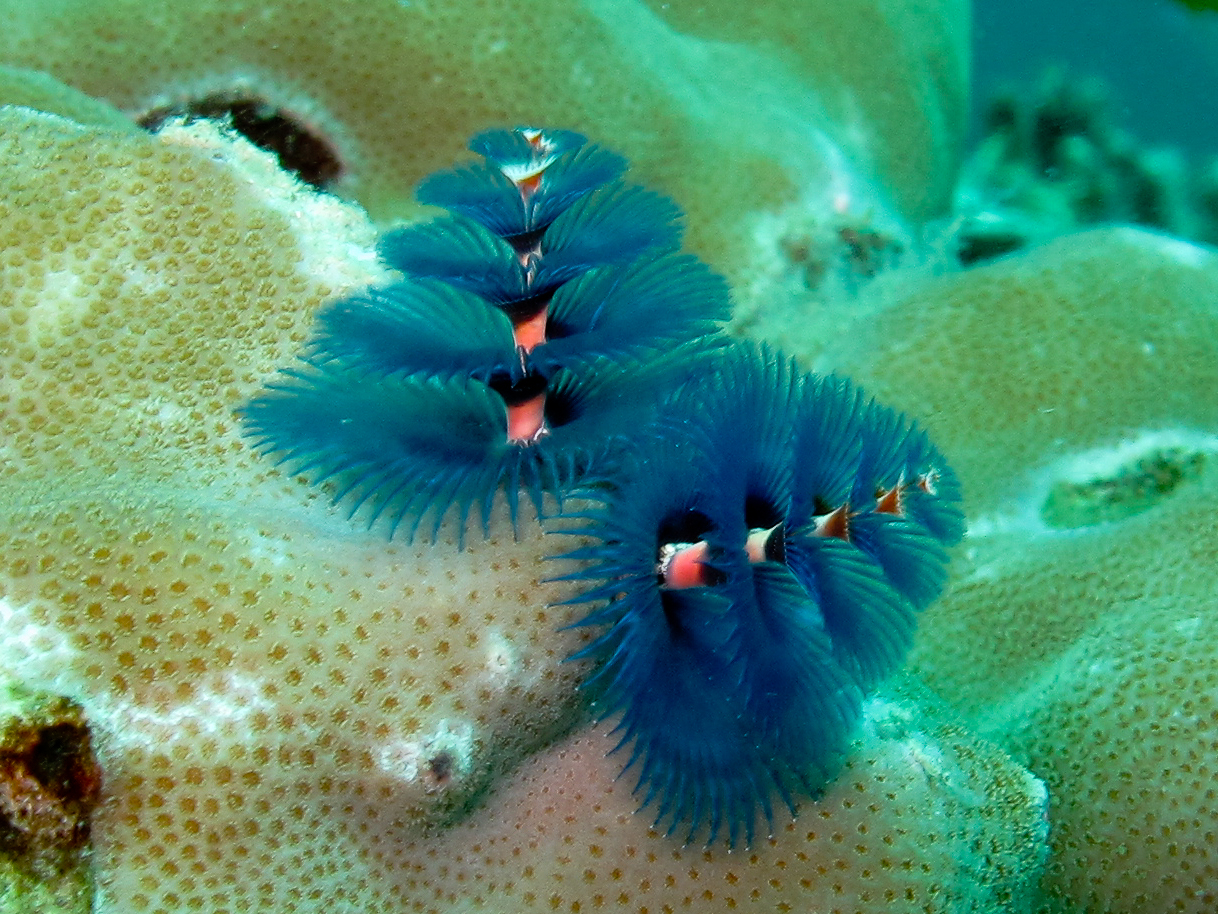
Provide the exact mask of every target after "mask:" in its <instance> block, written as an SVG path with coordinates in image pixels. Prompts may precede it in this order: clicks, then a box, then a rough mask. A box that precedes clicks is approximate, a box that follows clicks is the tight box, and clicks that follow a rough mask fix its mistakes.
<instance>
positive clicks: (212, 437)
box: [0, 110, 582, 911]
mask: <svg viewBox="0 0 1218 914" xmlns="http://www.w3.org/2000/svg"><path fill="white" fill-rule="evenodd" d="M0 136H2V137H3V140H2V142H3V143H4V146H5V149H4V151H3V156H4V158H5V160H6V161H13V162H16V161H19V162H21V168H20V169H16V168H13V169H11V170H12V172H13V174H12V179H11V180H10V181H9V182H8V183H6V186H5V188H4V192H3V199H2V200H0V212H2V213H3V218H2V220H0V221H2V223H3V226H4V233H5V238H4V243H3V245H0V247H2V248H3V253H2V254H0V274H2V275H3V277H4V279H3V282H4V288H5V290H6V292H5V307H4V310H3V314H2V317H0V321H2V322H3V334H2V336H0V339H2V340H3V342H0V366H2V367H0V379H2V380H0V427H2V428H3V431H4V435H5V438H4V461H3V474H2V476H0V501H2V503H3V505H4V523H3V526H2V528H0V556H2V561H0V612H2V613H3V617H4V620H5V626H6V639H5V642H4V651H3V661H4V664H5V666H6V667H8V668H10V669H12V668H17V669H19V670H20V674H21V676H22V677H23V679H24V680H26V681H28V682H32V683H39V684H41V685H42V686H44V687H46V688H48V689H54V690H57V691H60V692H63V693H66V694H69V695H73V696H77V697H79V699H80V701H81V703H82V705H83V706H84V707H85V709H86V712H87V713H88V714H89V715H90V718H91V720H92V721H93V722H94V725H95V726H96V727H97V729H98V733H99V739H98V751H99V754H100V756H101V758H102V760H103V763H104V765H105V769H106V779H105V780H106V788H105V796H104V803H103V807H102V809H101V810H100V811H99V813H98V814H97V821H96V826H95V831H94V837H95V841H96V843H97V848H96V850H97V858H96V859H97V860H98V862H99V867H100V869H101V870H102V872H103V873H104V876H103V877H102V880H101V890H102V893H103V897H104V898H106V899H107V900H108V901H109V902H110V903H113V904H114V905H118V906H119V909H121V910H125V911H142V910H147V911H155V910H176V907H177V905H178V904H179V903H182V904H185V905H187V906H190V905H193V906H194V907H196V908H200V909H203V910H222V909H223V907H224V905H225V904H228V903H229V901H228V900H224V899H229V900H231V901H232V903H233V904H234V905H236V902H237V900H238V898H239V896H241V895H242V893H253V895H252V896H251V897H254V896H256V897H259V898H261V899H262V900H261V902H260V904H262V905H263V906H264V909H265V905H282V907H281V908H280V909H281V910H294V908H293V907H292V906H291V904H290V903H289V901H290V899H291V898H292V897H295V894H296V893H300V892H306V893H307V892H308V891H309V889H308V886H309V885H311V884H314V883H311V882H310V880H313V881H314V882H315V883H316V884H318V885H320V884H327V885H329V886H330V888H329V889H328V890H327V891H329V892H331V893H333V892H338V893H339V894H340V895H342V894H343V893H347V892H351V891H356V890H355V889H354V888H352V884H353V877H352V875H351V874H352V873H353V872H355V871H356V870H357V869H358V865H357V863H356V862H352V863H351V864H350V865H344V866H337V865H336V864H335V863H334V860H333V858H332V857H328V858H327V859H326V860H325V861H320V860H319V861H318V862H317V863H316V865H315V866H314V864H312V863H308V864H307V865H305V866H303V868H301V869H299V871H298V869H297V864H296V863H295V862H291V861H296V860H297V858H299V859H301V860H304V861H309V860H311V858H312V856H313V854H312V853H308V854H306V853H305V846H306V845H309V846H316V847H323V846H326V845H329V844H333V843H335V842H337V841H338V836H339V835H340V834H341V835H344V836H345V837H344V838H343V840H342V842H341V845H342V846H343V847H346V848H349V849H350V853H351V855H352V860H353V861H358V860H359V859H361V855H362V854H366V853H368V847H369V846H375V845H376V844H377V843H378V842H381V841H388V840H393V839H392V835H394V834H395V833H400V832H401V831H402V830H403V829H405V828H408V827H409V826H411V825H413V824H415V823H417V822H418V821H419V820H430V819H435V818H442V817H444V816H446V815H448V814H449V812H450V810H451V809H452V808H453V807H454V806H457V805H459V804H460V803H461V802H463V799H462V798H465V797H468V796H469V795H470V793H471V792H473V791H475V790H477V789H478V788H479V787H480V785H481V784H483V783H485V781H486V780H487V779H488V778H490V777H491V776H492V775H493V773H494V771H495V770H497V767H502V766H504V765H508V764H511V763H512V761H514V760H515V759H516V758H518V757H519V756H520V755H521V754H522V753H524V752H526V751H528V750H529V749H531V748H532V747H535V746H536V745H537V744H539V743H540V742H542V741H544V740H545V739H546V738H547V737H548V736H550V735H551V734H552V733H553V732H555V731H556V729H557V728H561V726H562V725H563V721H564V720H565V719H566V718H568V717H569V716H570V715H571V714H572V713H573V709H574V707H575V703H576V698H575V689H574V686H575V684H576V682H577V681H578V678H579V675H580V670H579V667H578V665H576V664H568V665H565V666H562V665H560V664H559V661H560V660H561V659H562V658H563V657H564V656H566V654H567V653H569V652H570V651H572V650H573V649H575V648H576V647H577V646H578V645H579V644H580V643H581V638H582V636H581V635H578V634H576V633H566V634H558V633H556V631H555V630H556V629H557V628H558V627H559V626H560V625H561V623H562V622H563V620H564V616H563V614H562V613H561V612H559V611H552V610H549V609H547V608H546V604H547V602H549V601H550V600H552V599H558V598H561V597H562V596H563V595H564V593H566V592H569V591H564V589H563V588H562V587H560V586H549V585H543V584H541V583H540V579H541V578H542V577H544V576H545V575H546V574H548V573H550V572H551V569H550V568H549V567H548V566H547V565H546V563H544V562H543V560H542V554H543V547H542V545H541V542H542V540H541V536H540V533H539V532H538V531H537V529H536V523H535V522H534V521H532V520H528V519H525V520H524V521H523V523H522V535H521V537H520V539H519V541H516V540H514V539H513V536H512V533H511V527H510V525H508V524H506V523H504V521H503V518H497V519H496V533H495V535H494V536H493V537H492V538H491V539H490V540H488V541H487V542H486V543H480V544H479V545H478V546H477V547H475V548H471V549H469V550H467V551H465V552H458V551H457V550H456V548H455V544H454V543H453V539H454V537H453V531H451V530H446V531H444V532H443V533H442V535H441V537H440V542H438V543H437V544H435V545H434V546H433V545H430V544H424V543H419V544H416V545H413V546H411V545H407V544H405V543H394V544H389V543H387V542H386V541H385V537H384V536H383V534H381V533H379V532H375V533H369V532H366V531H365V530H364V529H363V528H362V527H361V526H360V525H359V524H358V523H357V522H352V521H349V520H348V519H347V518H346V517H345V515H344V514H343V513H342V512H339V511H336V510H333V509H327V507H326V501H327V500H326V497H325V493H324V492H321V493H319V492H316V491H313V490H309V489H307V488H306V487H304V486H302V485H300V484H298V483H297V482H296V481H294V480H291V479H287V478H284V477H283V476H282V475H281V474H279V473H278V472H277V471H276V470H275V469H274V468H273V467H271V466H270V465H269V463H267V462H266V461H261V460H258V459H256V458H255V457H254V456H253V455H252V454H251V453H250V452H249V451H248V449H247V448H246V446H245V445H244V443H243V442H242V441H241V439H240V437H239V434H238V430H237V427H236V425H237V423H236V421H235V418H234V416H233V410H234V409H235V408H236V407H237V406H238V405H239V404H240V403H241V402H243V401H244V399H245V397H246V396H248V394H249V393H250V392H251V391H252V390H253V389H255V386H256V385H257V384H258V383H260V382H261V381H262V380H264V378H265V376H266V375H267V374H269V373H270V372H272V371H273V370H274V369H275V367H276V366H277V365H279V364H288V362H289V357H288V352H290V351H291V350H293V349H295V348H296V347H297V346H298V345H299V343H300V341H301V340H302V339H303V335H304V334H305V333H306V332H307V328H308V325H309V319H310V317H311V312H312V310H313V309H314V308H315V307H316V305H317V304H318V303H320V301H321V300H322V299H323V298H324V297H325V296H327V295H330V294H333V293H334V292H335V291H337V290H338V289H341V288H342V287H343V286H344V285H346V284H348V283H356V282H358V283H361V284H362V283H366V282H368V281H369V280H370V278H373V277H375V276H376V275H377V268H376V266H375V262H374V260H373V258H372V256H371V254H370V253H369V249H368V248H369V246H370V243H371V239H372V232H371V230H370V229H369V228H368V226H367V224H366V222H364V221H363V220H362V217H361V216H360V215H359V214H358V212H356V211H354V210H349V209H348V208H346V207H344V206H343V205H342V204H339V203H338V202H337V201H335V200H333V199H332V198H325V197H319V196H316V195H313V194H310V193H308V192H306V191H301V190H299V189H298V188H296V187H295V186H294V185H293V184H291V183H290V182H287V181H286V180H284V179H282V178H281V177H280V176H279V175H278V172H277V170H276V169H275V168H274V167H273V166H272V165H271V164H269V163H268V162H267V161H266V159H267V157H265V156H262V155H261V154H258V153H255V152H253V151H252V150H250V149H249V147H247V146H244V145H241V146H237V147H234V146H230V145H229V144H227V143H226V142H225V141H223V140H222V139H221V138H220V137H218V136H217V135H216V134H215V133H214V132H213V131H210V130H209V129H207V128H202V129H199V130H196V131H194V132H190V131H186V132H181V133H179V134H177V135H176V136H174V135H170V134H167V135H166V136H165V137H164V138H161V139H153V138H149V137H144V136H134V137H132V136H128V135H122V134H109V133H103V132H96V133H93V132H88V131H84V130H82V129H81V128H78V127H76V126H74V125H72V124H71V123H69V122H67V121H62V120H59V119H55V118H49V117H42V116H36V115H33V114H31V113H29V112H22V111H20V110H10V111H9V112H7V113H5V115H4V120H3V131H2V133H0ZM255 182H257V183H258V184H260V185H261V186H260V187H259V189H258V190H257V191H256V192H255V191H252V190H251V188H253V187H255V186H256V184H255ZM312 226H320V227H322V228H323V229H324V230H325V234H313V233H312V230H311V227H312ZM270 809H275V810H276V813H275V815H273V816H272V815H269V814H268V810H270ZM277 817H282V818H277ZM277 823H278V824H277ZM238 834H244V835H253V834H262V835H265V836H266V842H265V846H264V847H263V849H262V852H260V853H252V852H251V850H250V847H248V846H238V845H236V844H234V843H233V842H232V840H231V837H232V836H234V835H238ZM306 836H308V837H307V840H306ZM314 840H317V841H321V842H322V843H320V844H316V845H314V844H312V842H314ZM202 860H208V861H210V864H209V865H210V866H211V867H212V868H211V869H210V870H208V871H207V873H209V874H210V875H208V874H205V873H202V872H200V871H199V870H198V861H202ZM120 861H121V864H120ZM192 861H193V862H192ZM276 866H278V867H280V878H278V879H275V880H272V882H273V884H274V886H275V887H274V888H273V889H267V888H266V886H267V885H268V883H267V881H266V880H267V879H268V876H267V874H268V873H271V872H273V871H274V870H275V868H276ZM289 871H290V872H292V873H293V876H292V878H291V879H285V878H282V876H283V874H284V873H286V872H289ZM217 872H224V873H225V874H227V875H226V876H225V877H224V878H223V879H220V877H218V876H216V875H215V874H216V873H217ZM316 880H321V882H316ZM356 881H357V880H356ZM221 883H224V884H225V885H228V884H229V883H232V886H231V887H228V888H225V889H224V891H223V895H224V898H223V899H221V898H219V897H217V896H216V895H215V894H214V893H215V892H216V891H219V889H217V886H218V885H220V884H221ZM357 894H358V893H357ZM239 907H240V905H237V907H236V908H234V909H237V908H239ZM103 909H105V908H103Z"/></svg>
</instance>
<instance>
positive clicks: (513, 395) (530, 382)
mask: <svg viewBox="0 0 1218 914" xmlns="http://www.w3.org/2000/svg"><path fill="white" fill-rule="evenodd" d="M490 388H491V390H493V391H494V392H495V393H497V394H499V396H501V397H502V398H503V402H504V403H506V404H507V405H508V406H520V405H521V404H522V403H527V402H528V401H529V400H532V399H533V398H534V397H536V396H537V395H538V394H540V393H543V392H545V389H546V379H545V378H543V377H542V376H541V375H539V374H527V375H525V376H524V377H523V378H521V379H520V380H518V381H515V382H513V381H512V379H511V378H510V377H508V376H507V375H504V374H497V375H495V376H493V377H492V378H491V379H490Z"/></svg>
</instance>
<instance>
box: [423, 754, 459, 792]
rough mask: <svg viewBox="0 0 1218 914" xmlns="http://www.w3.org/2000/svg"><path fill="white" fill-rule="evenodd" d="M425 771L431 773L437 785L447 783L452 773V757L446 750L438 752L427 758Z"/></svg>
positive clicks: (441, 785) (440, 785)
mask: <svg viewBox="0 0 1218 914" xmlns="http://www.w3.org/2000/svg"><path fill="white" fill-rule="evenodd" d="M427 773H428V774H429V775H431V779H432V781H433V783H435V785H436V786H437V787H443V786H444V785H445V784H447V783H448V780H449V778H451V777H452V773H453V757H452V756H451V755H449V754H448V753H447V752H439V753H437V754H435V755H433V756H432V757H431V758H429V759H428V760H427Z"/></svg>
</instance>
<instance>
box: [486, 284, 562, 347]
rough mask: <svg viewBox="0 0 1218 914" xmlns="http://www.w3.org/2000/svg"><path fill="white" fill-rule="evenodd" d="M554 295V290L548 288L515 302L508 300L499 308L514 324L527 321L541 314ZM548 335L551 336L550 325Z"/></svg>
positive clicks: (547, 330) (547, 328)
mask: <svg viewBox="0 0 1218 914" xmlns="http://www.w3.org/2000/svg"><path fill="white" fill-rule="evenodd" d="M553 297H554V290H553V289H546V290H545V291H544V292H542V293H541V294H540V295H531V296H529V297H528V298H521V299H518V300H517V301H514V302H506V303H504V304H502V305H500V306H499V308H500V310H501V311H503V313H504V314H506V315H507V317H508V320H510V321H511V322H512V323H513V324H519V323H520V322H521V321H526V320H528V319H529V318H532V317H536V316H537V315H538V314H540V313H541V310H542V309H543V308H544V307H545V306H546V305H548V304H549V303H550V299H551V298H553ZM546 336H550V327H549V326H548V325H547V327H546Z"/></svg>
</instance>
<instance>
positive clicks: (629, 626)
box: [565, 347, 963, 845]
mask: <svg viewBox="0 0 1218 914" xmlns="http://www.w3.org/2000/svg"><path fill="white" fill-rule="evenodd" d="M634 459H635V461H636V465H635V468H634V471H633V472H632V473H630V474H629V476H628V478H626V479H625V480H623V481H622V482H621V483H620V485H619V486H618V487H616V488H615V489H613V490H611V491H609V492H604V493H602V494H601V506H600V507H599V508H596V509H593V510H591V511H589V512H586V513H585V514H583V515H581V516H582V518H583V521H582V523H580V524H579V525H578V527H577V528H575V530H574V531H573V532H579V533H581V534H583V535H586V536H589V537H592V538H594V539H595V540H599V542H595V543H594V544H592V545H589V546H585V547H582V548H580V549H577V550H574V551H572V552H569V553H568V554H567V555H566V556H565V558H567V559H572V560H580V561H582V562H584V563H586V566H585V567H584V568H582V569H580V570H578V571H576V572H573V573H571V574H570V575H569V576H568V577H569V578H572V579H576V580H580V579H584V580H588V581H590V582H592V586H590V587H589V588H588V589H587V590H586V591H585V592H584V593H583V594H582V595H581V596H579V597H577V598H575V599H574V600H573V601H572V602H588V603H597V604H603V605H600V606H599V607H598V608H596V609H594V610H593V611H592V612H590V613H588V614H587V615H586V616H585V617H584V618H583V619H582V620H581V621H580V622H579V623H577V624H578V625H579V626H592V627H597V628H600V629H602V632H601V634H600V635H599V637H598V638H597V640H596V641H594V642H593V643H592V644H591V645H589V646H588V647H587V648H585V649H584V650H582V651H581V652H580V653H579V654H577V657H580V658H593V659H595V660H596V661H597V668H596V670H595V672H594V673H593V674H592V676H591V677H590V679H589V681H588V683H587V687H588V689H589V691H590V692H591V694H592V696H593V700H594V702H595V703H596V704H597V706H598V708H599V710H600V712H601V714H602V716H606V717H608V716H612V715H615V714H616V715H620V721H619V723H618V725H617V732H618V734H619V736H620V742H619V748H623V747H627V746H628V747H629V756H628V758H627V761H626V764H625V768H626V770H627V771H630V770H633V771H634V773H635V775H636V777H637V788H636V791H637V792H638V793H639V794H640V795H641V804H642V806H643V807H654V808H655V821H656V824H657V825H663V824H667V830H668V832H669V833H670V834H672V833H677V832H681V833H682V834H683V836H684V838H685V840H686V841H687V842H688V841H691V840H693V839H694V838H695V837H696V836H698V835H704V836H705V840H706V842H707V843H708V844H709V843H713V842H714V841H715V840H716V839H717V838H718V837H719V836H720V835H721V834H725V835H726V839H727V842H728V844H729V845H734V844H736V843H737V842H738V841H739V840H741V839H743V840H744V842H745V843H746V844H752V843H753V841H754V838H755V836H756V826H757V820H758V818H759V816H760V818H762V819H764V822H765V825H766V826H767V827H768V828H772V826H773V805H774V798H779V800H780V801H781V803H782V804H783V805H785V806H787V807H788V808H789V810H790V811H791V812H792V814H794V812H795V809H796V801H795V795H796V794H797V793H802V794H804V795H809V796H815V795H817V794H818V793H819V792H820V790H821V789H822V788H823V787H824V785H825V784H826V783H827V781H828V780H829V779H830V778H831V777H832V775H833V774H834V772H835V771H836V770H837V768H838V767H839V765H840V763H841V761H842V759H843V757H844V754H845V752H846V749H847V745H848V741H849V739H850V737H851V735H852V733H853V731H854V729H855V727H856V724H857V723H858V720H859V716H860V709H861V704H862V699H863V696H864V695H865V694H866V693H867V692H868V691H870V690H871V689H872V688H873V687H874V686H875V685H876V683H877V682H879V681H880V680H881V679H882V678H883V677H885V676H887V675H888V674H890V673H891V672H892V671H893V670H894V669H895V668H896V666H897V665H898V664H899V663H900V661H901V660H902V659H903V657H904V654H905V652H906V650H907V649H908V647H909V644H910V641H911V638H912V634H913V629H914V625H915V621H916V616H917V612H918V610H919V609H921V608H922V607H924V606H925V605H926V604H927V603H928V602H929V601H930V600H931V599H932V598H933V597H934V596H935V595H937V593H938V591H939V590H940V589H941V588H942V586H943V583H944V578H945V566H946V561H947V554H946V551H945V547H946V546H949V545H951V544H952V543H954V542H955V541H956V540H958V539H959V538H960V535H961V532H962V527H963V522H962V516H961V513H960V508H959V488H958V485H957V483H956V481H955V477H954V475H953V474H952V472H951V470H950V468H949V467H948V466H947V464H946V463H945V461H944V460H943V458H942V456H941V455H940V454H939V453H938V452H937V451H936V450H934V448H933V447H932V446H931V445H930V444H929V443H928V442H927V439H926V436H925V435H924V434H923V433H922V432H921V431H919V430H918V429H917V428H916V427H914V426H912V425H911V424H910V423H909V422H908V421H907V420H905V419H904V418H903V417H902V416H900V414H898V413H895V412H893V411H891V410H888V409H885V408H883V407H881V406H879V405H877V404H875V403H874V402H871V401H867V400H866V399H865V398H864V397H863V396H862V395H861V394H860V393H858V392H857V391H856V390H855V389H854V388H853V387H852V386H851V385H850V384H848V383H847V382H845V381H842V380H840V379H837V378H818V377H811V376H809V377H805V376H802V375H800V374H799V372H798V371H797V370H796V368H795V367H794V365H793V364H792V363H790V362H788V361H786V360H784V359H782V358H781V357H779V356H777V355H776V354H775V353H773V352H772V351H770V350H768V349H766V348H764V347H756V348H753V347H738V348H734V349H730V350H726V351H725V352H723V353H722V354H720V355H719V357H718V358H717V360H716V364H715V367H714V370H713V371H711V372H709V373H708V374H707V376H706V377H704V378H702V379H700V380H699V381H698V382H696V383H691V384H689V385H687V386H686V387H684V388H682V389H681V390H680V391H679V392H678V393H676V394H675V395H674V397H673V398H672V400H671V402H670V403H669V404H668V406H667V408H666V412H665V415H664V416H663V417H662V418H661V419H660V420H658V423H657V425H656V426H655V427H654V428H653V430H652V432H651V434H648V435H644V436H643V438H642V441H641V443H640V444H639V449H638V452H637V454H636V455H635V458H634ZM588 494H589V495H592V496H594V497H595V496H596V495H597V493H596V492H589V493H588Z"/></svg>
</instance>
